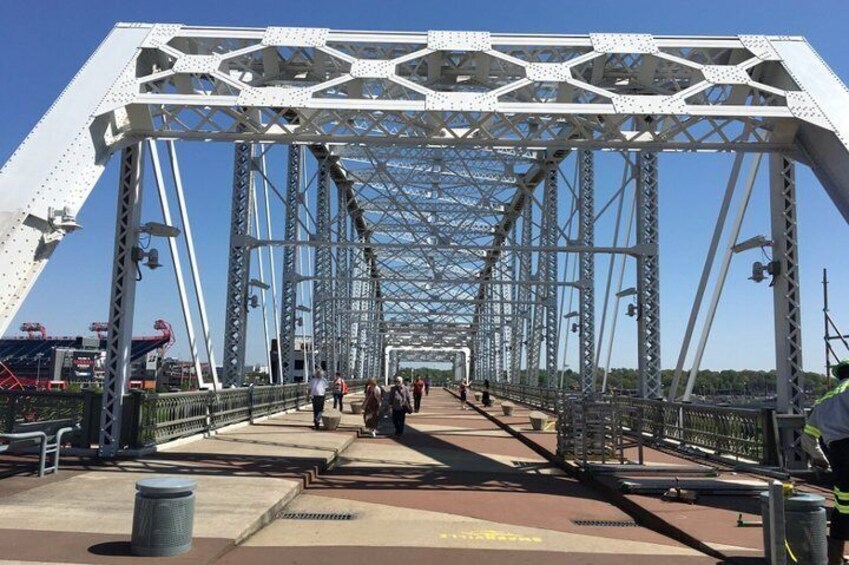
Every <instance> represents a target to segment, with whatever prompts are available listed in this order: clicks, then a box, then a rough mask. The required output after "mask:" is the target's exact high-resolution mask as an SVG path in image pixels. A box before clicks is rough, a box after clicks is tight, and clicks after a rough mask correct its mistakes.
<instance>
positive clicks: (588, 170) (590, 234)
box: [578, 150, 595, 394]
mask: <svg viewBox="0 0 849 565" xmlns="http://www.w3.org/2000/svg"><path fill="white" fill-rule="evenodd" d="M578 159H580V163H579V165H578V166H579V168H580V169H579V170H580V174H579V184H578V239H579V241H580V244H581V246H583V247H587V248H589V247H592V246H593V245H594V241H595V171H594V162H593V152H592V151H589V150H584V151H581V152H580V153H579V154H578ZM578 260H579V262H580V271H581V276H580V289H579V293H580V295H579V296H580V312H579V314H580V317H579V320H580V334H579V337H580V356H581V358H580V369H579V370H580V373H581V393H582V394H592V393H593V392H595V255H594V254H593V253H590V252H588V251H583V252H581V253H580V256H579V259H578Z"/></svg>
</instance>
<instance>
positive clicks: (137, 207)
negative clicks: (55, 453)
mask: <svg viewBox="0 0 849 565" xmlns="http://www.w3.org/2000/svg"><path fill="white" fill-rule="evenodd" d="M142 170H143V158H142V145H141V144H140V143H136V144H133V145H130V146H128V147H126V148H125V149H124V150H123V152H122V153H121V172H120V177H119V181H118V213H117V217H116V223H115V260H114V262H113V264H112V294H111V296H110V298H109V330H108V333H107V335H106V379H105V381H104V387H103V410H102V411H101V414H100V450H99V452H100V455H101V456H103V457H111V456H114V455H115V454H116V453H117V452H118V450H119V449H120V448H121V447H122V445H121V416H122V415H123V406H124V394H125V393H126V390H127V387H128V385H129V379H130V375H129V371H130V345H131V344H132V339H133V314H132V313H133V308H134V307H135V301H136V269H137V266H136V262H135V260H134V258H133V250H134V249H135V248H136V245H137V243H138V229H139V218H140V217H141V198H142V190H141V187H142Z"/></svg>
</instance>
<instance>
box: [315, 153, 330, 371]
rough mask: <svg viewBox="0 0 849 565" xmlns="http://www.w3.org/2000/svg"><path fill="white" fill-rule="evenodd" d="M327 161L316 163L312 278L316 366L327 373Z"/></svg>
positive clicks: (328, 365)
mask: <svg viewBox="0 0 849 565" xmlns="http://www.w3.org/2000/svg"><path fill="white" fill-rule="evenodd" d="M328 165H329V163H328V162H327V159H321V160H320V161H319V163H318V182H317V183H316V184H317V187H316V202H315V218H316V220H315V221H316V227H315V231H316V241H317V243H318V247H316V249H315V276H316V280H315V281H314V283H313V310H312V315H313V320H312V322H313V335H314V336H315V338H314V340H315V344H314V347H315V356H316V363H318V364H324V365H325V368H326V370H327V371H328V373H330V374H332V373H333V371H335V370H336V366H335V362H334V361H335V356H334V355H333V343H332V342H331V340H332V339H333V332H332V329H331V324H332V309H331V307H330V300H331V299H332V294H333V287H332V284H333V281H332V280H331V277H332V267H331V264H330V263H331V258H330V257H331V249H330V238H331V233H330V171H329V166H328Z"/></svg>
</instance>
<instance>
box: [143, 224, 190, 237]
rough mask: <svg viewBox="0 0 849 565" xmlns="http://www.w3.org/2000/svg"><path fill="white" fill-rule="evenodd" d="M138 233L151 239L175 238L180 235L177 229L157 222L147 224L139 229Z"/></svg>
mask: <svg viewBox="0 0 849 565" xmlns="http://www.w3.org/2000/svg"><path fill="white" fill-rule="evenodd" d="M139 231H140V232H141V233H146V234H148V235H151V236H153V237H177V236H178V235H180V230H179V228H175V227H174V226H169V225H168V224H161V223H159V222H147V223H146V224H144V225H142V226H141V227H140V228H139Z"/></svg>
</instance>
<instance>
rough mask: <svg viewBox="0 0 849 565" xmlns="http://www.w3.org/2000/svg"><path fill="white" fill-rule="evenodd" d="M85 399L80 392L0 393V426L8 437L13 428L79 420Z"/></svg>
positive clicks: (80, 419)
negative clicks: (31, 423) (28, 424)
mask: <svg viewBox="0 0 849 565" xmlns="http://www.w3.org/2000/svg"><path fill="white" fill-rule="evenodd" d="M87 397H88V395H86V394H85V393H81V392H47V391H37V390H33V391H9V390H0V425H2V431H3V432H5V433H11V432H12V430H13V429H14V428H15V426H16V425H18V424H21V423H27V422H42V421H45V420H73V421H74V422H76V423H79V422H81V421H82V420H83V417H84V414H85V409H86V406H85V405H86V399H87Z"/></svg>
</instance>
